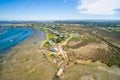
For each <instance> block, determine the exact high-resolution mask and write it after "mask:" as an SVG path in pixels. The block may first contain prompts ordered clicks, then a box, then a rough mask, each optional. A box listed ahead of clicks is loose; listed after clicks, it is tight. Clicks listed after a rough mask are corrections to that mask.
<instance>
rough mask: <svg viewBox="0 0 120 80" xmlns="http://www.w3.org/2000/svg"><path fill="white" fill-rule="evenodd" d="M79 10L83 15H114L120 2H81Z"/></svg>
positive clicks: (104, 0) (109, 0)
mask: <svg viewBox="0 0 120 80" xmlns="http://www.w3.org/2000/svg"><path fill="white" fill-rule="evenodd" d="M77 9H78V10H79V11H80V13H82V14H95V15H114V14H115V13H116V9H120V0H79V3H78V6H77Z"/></svg>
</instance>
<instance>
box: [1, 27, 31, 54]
mask: <svg viewBox="0 0 120 80" xmlns="http://www.w3.org/2000/svg"><path fill="white" fill-rule="evenodd" d="M31 34H32V30H31V29H27V28H8V29H4V31H3V32H2V33H1V34H0V52H1V51H4V50H6V49H8V48H10V47H11V46H14V45H15V44H17V43H19V42H20V41H22V40H24V39H25V38H27V37H29V36H30V35H31Z"/></svg>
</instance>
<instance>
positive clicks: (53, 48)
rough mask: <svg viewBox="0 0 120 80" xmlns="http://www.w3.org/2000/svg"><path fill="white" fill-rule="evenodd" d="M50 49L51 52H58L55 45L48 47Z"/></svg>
mask: <svg viewBox="0 0 120 80" xmlns="http://www.w3.org/2000/svg"><path fill="white" fill-rule="evenodd" d="M50 51H51V52H58V51H59V49H58V48H57V47H52V48H50Z"/></svg>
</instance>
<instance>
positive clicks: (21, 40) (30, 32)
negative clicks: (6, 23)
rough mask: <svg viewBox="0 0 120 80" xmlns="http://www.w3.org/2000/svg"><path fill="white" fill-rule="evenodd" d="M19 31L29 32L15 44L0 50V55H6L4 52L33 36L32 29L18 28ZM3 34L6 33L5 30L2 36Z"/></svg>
mask: <svg viewBox="0 0 120 80" xmlns="http://www.w3.org/2000/svg"><path fill="white" fill-rule="evenodd" d="M14 29H19V28H14ZM20 29H28V30H29V32H28V35H26V36H24V38H22V36H21V39H20V40H18V41H17V42H15V43H14V44H11V45H10V46H7V47H6V48H4V49H1V50H0V54H4V53H6V52H7V51H9V50H10V49H11V48H12V47H15V46H17V45H19V44H20V43H21V42H23V41H24V40H26V39H28V38H29V37H30V36H31V35H32V34H33V30H32V29H29V28H20ZM5 32H7V31H6V30H5V31H4V32H3V33H2V34H4V33H5ZM13 39H14V38H13Z"/></svg>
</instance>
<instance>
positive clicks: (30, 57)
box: [0, 31, 56, 80]
mask: <svg viewBox="0 0 120 80" xmlns="http://www.w3.org/2000/svg"><path fill="white" fill-rule="evenodd" d="M43 40H45V33H44V32H43V31H34V32H33V34H32V36H31V37H29V38H28V39H26V40H24V41H22V42H21V43H19V44H18V45H16V46H15V47H13V48H11V49H10V50H9V51H7V52H6V53H5V54H4V56H3V57H2V58H1V59H2V60H1V62H0V80H51V79H52V77H53V75H54V73H55V71H56V66H55V65H54V64H52V63H49V62H48V61H47V60H46V59H45V58H44V56H43V53H42V51H41V50H40V49H39V46H40V44H41V42H42V41H43Z"/></svg>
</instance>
